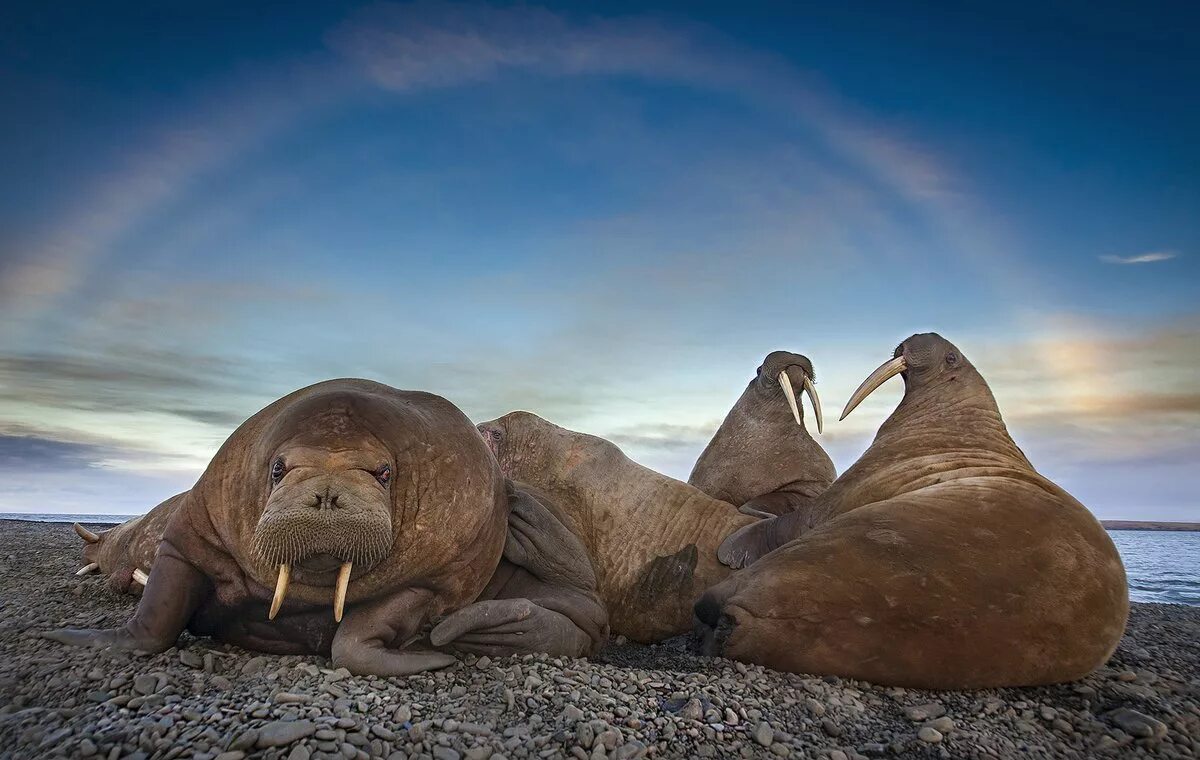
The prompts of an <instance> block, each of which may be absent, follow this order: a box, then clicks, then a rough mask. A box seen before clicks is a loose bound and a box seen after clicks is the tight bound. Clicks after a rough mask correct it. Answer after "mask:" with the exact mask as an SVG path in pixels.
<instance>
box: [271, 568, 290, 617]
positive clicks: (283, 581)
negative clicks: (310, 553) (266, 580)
mask: <svg viewBox="0 0 1200 760" xmlns="http://www.w3.org/2000/svg"><path fill="white" fill-rule="evenodd" d="M291 577H292V569H291V568H290V567H288V566H287V565H286V564H281V565H280V566H279V580H278V581H277V582H276V583H275V597H274V598H273V599H271V611H270V612H268V613H267V619H268V620H274V619H275V615H276V614H278V613H279V608H280V607H282V606H283V598H284V597H285V596H287V589H288V581H290V580H291Z"/></svg>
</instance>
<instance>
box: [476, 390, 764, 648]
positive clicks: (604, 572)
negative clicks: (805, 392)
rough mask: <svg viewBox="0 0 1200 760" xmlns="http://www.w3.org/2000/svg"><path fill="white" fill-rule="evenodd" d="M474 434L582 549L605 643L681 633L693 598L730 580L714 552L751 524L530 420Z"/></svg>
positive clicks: (587, 440)
mask: <svg viewBox="0 0 1200 760" xmlns="http://www.w3.org/2000/svg"><path fill="white" fill-rule="evenodd" d="M479 431H480V432H481V433H482V434H483V437H484V439H485V440H486V441H487V442H488V445H489V446H491V448H492V451H493V452H494V453H495V454H496V458H497V460H499V462H500V466H501V468H502V469H503V471H504V473H505V474H506V475H507V476H509V477H510V478H514V479H516V480H518V481H520V482H521V483H522V484H523V485H524V486H525V487H528V488H530V489H532V490H533V492H534V493H538V494H541V495H543V497H544V498H545V499H546V500H547V501H549V502H551V503H553V504H554V505H555V506H556V508H557V509H558V511H559V513H560V514H561V515H562V519H563V521H564V523H565V524H566V525H567V527H568V528H569V529H570V530H571V532H572V533H573V534H574V535H575V536H578V537H579V539H580V540H581V541H582V543H583V546H584V547H585V548H586V553H587V556H588V557H589V558H590V560H591V564H592V566H593V567H594V570H595V578H596V583H597V588H598V593H599V597H600V600H601V601H602V602H603V603H604V606H605V607H606V608H607V610H608V616H609V624H610V626H611V628H612V632H613V633H616V634H623V635H625V636H628V637H629V638H631V639H634V640H636V641H659V640H662V639H665V638H667V637H669V636H673V635H676V634H679V633H686V632H687V631H689V630H691V627H692V603H693V601H694V600H695V599H696V597H697V595H699V594H700V592H702V591H703V590H704V589H706V588H708V587H709V586H711V585H712V584H714V583H717V582H718V581H720V580H722V579H723V578H725V577H726V576H727V575H728V574H729V572H730V571H729V568H727V567H725V566H723V565H722V564H721V563H719V562H718V561H717V553H716V550H717V546H718V545H719V544H720V543H721V541H722V539H724V538H725V537H726V536H728V535H729V534H730V533H733V532H734V531H736V530H738V529H739V528H742V527H744V526H746V525H750V524H751V523H753V522H754V521H755V520H754V518H752V517H750V516H748V515H745V514H741V513H739V512H738V510H737V508H736V507H735V506H734V505H732V504H730V503H728V502H725V501H721V500H719V499H714V498H712V497H711V496H708V495H707V494H705V493H704V492H702V491H700V490H699V489H697V488H695V487H693V486H690V485H688V484H687V483H681V482H680V481H678V480H675V479H673V478H669V477H667V476H666V475H660V474H659V473H657V472H654V471H653V470H651V469H649V468H647V467H643V466H642V465H640V464H638V463H636V462H634V461H633V460H631V459H629V458H628V457H626V456H625V454H624V453H622V452H621V450H620V449H619V448H618V447H617V446H616V445H615V444H613V443H611V442H609V441H606V440H604V439H603V438H598V437H596V436H592V435H587V434H585V433H577V432H574V431H572V430H567V429H566V428H562V427H559V426H558V425H555V424H553V423H550V422H548V421H546V420H544V419H542V418H541V417H538V416H537V415H536V414H532V413H530V412H510V413H508V414H506V415H504V416H503V417H500V418H498V419H495V420H492V421H490V422H484V423H482V424H480V425H479Z"/></svg>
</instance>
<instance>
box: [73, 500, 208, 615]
mask: <svg viewBox="0 0 1200 760" xmlns="http://www.w3.org/2000/svg"><path fill="white" fill-rule="evenodd" d="M186 496H187V491H184V492H183V493H180V494H176V495H174V496H172V497H171V498H169V499H167V500H166V501H164V502H163V503H161V504H159V505H158V506H157V507H155V508H154V509H152V510H150V511H149V512H147V513H146V514H144V515H141V516H139V517H135V518H133V519H132V520H127V521H126V522H123V523H121V524H120V525H118V526H116V527H114V528H110V529H109V530H106V531H104V532H103V533H93V532H92V531H90V530H88V529H87V528H85V527H83V526H82V525H80V524H79V523H75V525H74V528H75V532H76V533H78V534H79V537H80V538H82V539H83V541H84V544H83V561H84V563H85V564H84V566H83V567H81V568H80V569H79V571H78V572H76V573H75V574H76V575H87V574H88V573H93V572H99V573H101V574H103V575H105V576H106V577H107V578H108V585H109V587H110V588H111V589H112V590H113V591H117V592H126V591H128V592H136V593H140V590H141V588H142V587H143V586H145V585H146V579H147V578H148V577H149V573H150V566H151V565H152V564H153V563H154V557H155V555H156V554H157V553H158V545H159V543H160V542H161V541H162V536H163V532H164V531H165V530H166V528H167V523H168V522H170V520H171V517H173V516H174V514H175V511H176V509H177V508H178V507H179V505H180V504H181V503H183V501H184V497H186Z"/></svg>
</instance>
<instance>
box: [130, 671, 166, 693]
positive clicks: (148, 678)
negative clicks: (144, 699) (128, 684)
mask: <svg viewBox="0 0 1200 760" xmlns="http://www.w3.org/2000/svg"><path fill="white" fill-rule="evenodd" d="M159 688H160V687H159V678H158V676H156V675H150V674H147V675H140V676H138V677H137V678H135V679H133V690H134V691H136V692H137V693H138V694H143V695H146V696H149V695H151V694H154V693H156V692H157V691H158V690H159Z"/></svg>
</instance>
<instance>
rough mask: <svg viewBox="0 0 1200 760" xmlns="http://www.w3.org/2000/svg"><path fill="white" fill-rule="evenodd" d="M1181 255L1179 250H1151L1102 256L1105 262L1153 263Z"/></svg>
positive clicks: (1101, 258)
mask: <svg viewBox="0 0 1200 760" xmlns="http://www.w3.org/2000/svg"><path fill="white" fill-rule="evenodd" d="M1178 256H1179V253H1178V252H1177V251H1150V252H1149V253H1139V254H1138V255H1136V256H1113V255H1105V256H1101V257H1100V260H1101V261H1103V262H1104V263H1105V264H1153V263H1154V262H1156V261H1169V260H1171V259H1173V258H1176V257H1178Z"/></svg>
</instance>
